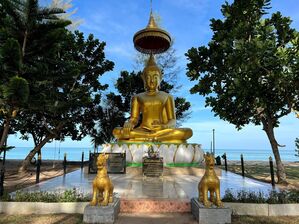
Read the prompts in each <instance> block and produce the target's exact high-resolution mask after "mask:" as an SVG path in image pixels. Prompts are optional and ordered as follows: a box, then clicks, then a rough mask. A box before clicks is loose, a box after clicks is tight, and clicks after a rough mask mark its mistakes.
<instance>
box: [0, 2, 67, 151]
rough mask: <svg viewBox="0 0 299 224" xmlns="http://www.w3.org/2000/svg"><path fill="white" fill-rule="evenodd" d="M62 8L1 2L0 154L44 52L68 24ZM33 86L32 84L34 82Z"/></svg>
mask: <svg viewBox="0 0 299 224" xmlns="http://www.w3.org/2000/svg"><path fill="white" fill-rule="evenodd" d="M63 12H64V11H63V10H62V9H57V8H42V7H39V5H38V0H2V1H1V3H0V78H1V82H0V110H1V114H0V116H1V118H2V120H3V125H2V126H3V128H2V130H3V131H2V136H1V140H0V152H1V149H2V148H3V146H4V143H5V141H6V139H7V136H8V132H9V128H10V123H11V120H12V119H13V118H15V116H16V115H17V112H18V111H19V110H22V108H23V107H24V106H25V103H26V102H27V99H28V97H30V96H29V90H30V89H31V87H32V81H34V80H35V77H34V75H33V74H37V73H38V72H36V71H37V70H38V69H41V67H40V66H39V64H38V63H39V61H40V59H41V58H43V56H44V54H45V50H46V49H51V48H53V47H55V44H56V43H57V41H56V40H57V39H58V38H59V34H60V33H61V32H62V30H63V29H64V27H66V26H67V25H69V24H70V22H69V21H66V20H62V19H59V18H58V17H57V14H60V13H63ZM35 83H36V82H35Z"/></svg>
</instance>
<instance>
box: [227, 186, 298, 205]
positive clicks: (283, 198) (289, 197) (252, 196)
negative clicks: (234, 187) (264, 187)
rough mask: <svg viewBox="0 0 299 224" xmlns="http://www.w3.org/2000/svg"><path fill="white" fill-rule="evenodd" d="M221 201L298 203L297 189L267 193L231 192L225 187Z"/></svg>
mask: <svg viewBox="0 0 299 224" xmlns="http://www.w3.org/2000/svg"><path fill="white" fill-rule="evenodd" d="M222 201H223V202H240V203H260V204H261V203H268V204H289V203H299V191H298V190H291V191H276V190H272V191H270V192H269V193H268V194H264V193H263V192H260V191H259V192H255V191H244V190H242V191H237V192H232V191H231V189H227V190H226V191H225V194H224V196H223V198H222Z"/></svg>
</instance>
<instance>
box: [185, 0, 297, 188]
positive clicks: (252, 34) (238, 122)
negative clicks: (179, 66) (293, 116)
mask: <svg viewBox="0 0 299 224" xmlns="http://www.w3.org/2000/svg"><path fill="white" fill-rule="evenodd" d="M269 8H270V0H235V1H234V2H233V3H232V4H229V3H227V2H226V3H225V4H224V5H223V6H222V10H221V11H222V14H223V16H224V19H223V20H220V19H212V20H211V29H212V31H213V37H212V40H211V41H210V42H209V44H208V46H201V47H198V48H191V49H190V50H189V51H188V52H187V53H186V56H187V58H188V60H189V61H190V62H189V63H188V64H187V66H188V72H187V76H188V77H189V78H190V79H191V80H198V83H197V84H196V85H194V86H193V87H192V89H191V90H190V91H191V93H199V94H201V95H203V96H206V106H210V107H212V110H213V111H214V113H215V114H216V115H218V116H219V117H220V118H221V119H224V120H227V121H229V122H230V123H232V124H234V125H235V126H236V127H237V128H238V129H241V128H242V127H243V126H244V125H246V124H249V123H253V124H255V125H262V126H263V130H264V131H265V132H266V135H267V137H268V139H269V141H270V144H271V148H272V151H273V154H274V157H275V161H276V165H277V177H278V182H279V183H286V174H285V169H284V166H283V163H282V161H281V158H280V154H279V150H278V147H279V146H280V145H279V144H278V142H277V140H276V138H275V134H274V129H275V128H276V127H278V126H279V119H280V118H281V117H283V116H286V115H287V114H289V113H290V112H291V109H292V108H293V109H295V110H298V108H299V100H298V99H299V35H298V32H297V31H296V30H295V29H292V28H291V27H290V24H291V20H290V18H288V17H283V16H282V15H281V14H280V12H276V13H273V14H272V15H271V16H270V17H268V18H266V14H267V10H268V9H269Z"/></svg>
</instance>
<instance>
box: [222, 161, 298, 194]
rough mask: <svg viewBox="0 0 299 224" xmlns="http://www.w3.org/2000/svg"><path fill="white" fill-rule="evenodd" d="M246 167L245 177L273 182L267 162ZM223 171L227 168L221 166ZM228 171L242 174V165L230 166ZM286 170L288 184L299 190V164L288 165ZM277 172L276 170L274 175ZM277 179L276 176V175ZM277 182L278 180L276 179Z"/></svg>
mask: <svg viewBox="0 0 299 224" xmlns="http://www.w3.org/2000/svg"><path fill="white" fill-rule="evenodd" d="M244 167H245V176H246V177H250V178H254V179H257V180H261V181H265V182H269V183H270V182H271V176H270V167H269V164H268V163H267V162H265V163H263V164H259V163H257V164H246V163H245V165H244ZM220 168H221V169H223V170H224V169H225V167H224V166H223V165H222V166H220ZM227 169H228V171H231V172H233V173H237V174H240V175H241V174H242V170H241V165H236V164H231V165H230V164H229V165H228V167H227ZM285 170H286V174H287V179H288V182H289V183H290V184H291V186H293V187H296V188H298V189H299V164H293V163H292V164H287V165H285ZM275 172H276V170H275V168H274V173H275ZM275 178H276V175H275ZM276 180H277V179H276Z"/></svg>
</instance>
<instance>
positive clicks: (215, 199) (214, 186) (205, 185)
mask: <svg viewBox="0 0 299 224" xmlns="http://www.w3.org/2000/svg"><path fill="white" fill-rule="evenodd" d="M204 158H205V164H206V171H205V174H204V176H203V177H202V179H201V180H200V182H199V184H198V192H199V201H200V202H202V203H203V204H204V206H205V207H211V206H212V204H215V205H216V206H217V207H223V203H222V202H221V199H220V181H219V178H218V177H217V175H216V173H215V170H214V164H215V158H214V155H213V154H209V153H207V154H205V155H204ZM208 192H210V200H209V199H208Z"/></svg>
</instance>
